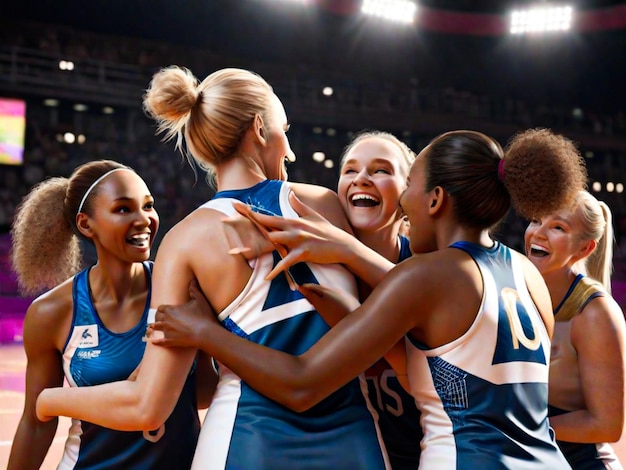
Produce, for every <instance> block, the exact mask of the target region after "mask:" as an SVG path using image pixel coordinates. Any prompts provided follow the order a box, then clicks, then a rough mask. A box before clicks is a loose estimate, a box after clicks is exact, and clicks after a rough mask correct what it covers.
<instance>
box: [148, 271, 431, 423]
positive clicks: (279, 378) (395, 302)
mask: <svg viewBox="0 0 626 470" xmlns="http://www.w3.org/2000/svg"><path fill="white" fill-rule="evenodd" d="M394 271H396V270H394ZM418 277H421V276H418ZM416 281H418V279H416V277H415V273H414V272H412V271H411V270H410V269H407V267H406V266H405V267H404V268H403V269H398V270H397V272H392V273H391V274H390V276H389V278H387V279H385V280H384V281H383V282H382V283H381V285H380V286H379V288H378V289H376V290H375V291H374V292H373V293H372V295H370V297H369V298H368V299H367V301H366V302H365V303H364V304H363V306H362V307H361V308H359V309H358V310H357V312H358V314H356V315H349V316H348V317H346V318H345V319H344V320H342V321H340V322H339V323H338V324H337V326H335V327H334V328H333V329H332V330H331V331H330V332H329V333H327V334H326V335H325V336H324V337H323V338H322V339H321V340H320V341H319V342H318V343H317V344H316V345H314V346H313V347H312V348H311V349H310V350H309V351H307V352H306V353H305V354H303V355H302V356H298V357H295V356H291V355H288V354H285V353H283V352H280V351H277V350H273V349H270V348H266V347H263V346H260V345H257V344H254V343H252V342H250V341H248V340H245V339H243V338H239V337H237V336H235V335H233V334H231V333H229V332H228V331H227V330H225V329H224V328H222V327H221V325H219V323H217V322H216V321H215V320H214V319H213V318H214V317H213V316H212V315H207V312H208V311H209V310H208V304H207V303H206V300H205V299H204V298H202V297H201V296H200V295H198V294H199V293H198V291H197V289H196V288H195V287H192V289H191V296H192V301H191V302H190V303H188V304H185V305H184V306H178V307H171V306H161V307H159V312H157V320H159V319H160V318H161V315H168V317H167V318H168V320H169V319H170V318H173V317H178V316H180V309H181V308H188V309H191V310H192V311H194V312H195V313H194V314H195V315H197V316H199V317H200V316H204V318H206V319H208V320H211V321H206V322H203V324H202V326H201V327H200V326H199V327H198V328H196V331H195V332H191V331H190V332H189V334H190V335H191V337H193V338H194V341H196V343H197V346H198V347H201V348H202V349H204V350H206V351H208V352H209V353H210V354H212V355H213V356H214V357H216V358H218V359H219V360H220V361H221V362H224V363H225V364H226V365H227V366H228V367H230V368H231V369H233V370H234V371H235V372H236V373H237V374H238V375H240V376H241V377H242V379H243V380H245V381H246V382H247V383H248V384H250V386H252V387H253V388H254V389H256V390H257V391H259V392H260V393H262V394H264V395H266V396H267V397H269V398H271V399H273V400H275V401H278V402H279V403H281V404H283V405H285V406H287V407H289V408H291V409H294V410H296V411H302V410H306V409H308V408H310V407H311V406H313V405H314V404H316V403H318V402H319V401H320V400H322V399H323V398H325V397H326V396H328V395H329V394H330V393H332V392H333V391H335V390H337V389H338V388H339V387H341V386H342V385H344V384H346V383H347V382H348V381H349V380H351V379H352V378H354V377H356V376H357V375H358V374H359V373H361V372H362V371H363V370H365V369H366V368H367V367H368V366H370V365H371V364H373V363H374V362H375V361H376V360H378V359H379V358H380V357H382V356H383V355H384V354H385V353H386V352H387V351H389V350H390V349H391V348H392V347H393V346H394V345H395V344H396V343H397V341H398V340H399V339H400V338H401V337H402V336H403V335H404V334H405V333H406V332H407V331H409V330H411V329H413V328H414V327H415V320H416V319H417V317H416V316H415V315H414V314H413V313H414V312H413V308H412V305H416V304H419V303H418V302H419V299H417V298H415V299H414V298H413V296H418V297H420V298H421V300H423V301H426V302H429V301H431V300H432V299H430V294H428V292H429V291H428V289H427V287H428V286H425V287H426V289H424V292H422V290H420V292H419V293H418V292H417V290H416V289H412V290H411V291H412V293H411V295H408V296H403V298H402V299H400V298H399V296H398V295H397V294H396V289H404V288H406V291H407V292H408V291H409V290H410V289H408V286H410V285H414V283H415V282H416ZM300 289H301V291H302V293H303V294H304V295H305V296H307V298H309V299H310V300H311V301H312V303H313V305H314V306H315V304H316V303H318V304H319V302H318V301H317V300H315V296H320V295H322V296H323V295H324V292H323V291H320V290H317V288H316V287H314V286H308V285H307V286H301V288H300ZM420 293H421V294H422V295H420ZM322 299H323V297H322ZM316 307H317V306H316ZM169 315H171V317H170V316H169ZM196 325H197V324H196ZM153 328H154V329H158V330H162V331H163V332H164V333H165V338H166V339H164V340H162V339H161V340H160V339H157V340H155V341H154V342H155V344H161V345H168V344H169V345H172V344H173V343H172V342H171V340H170V342H169V343H168V342H167V338H168V336H169V335H170V330H169V328H168V323H165V322H164V323H161V322H159V321H157V322H156V323H155V324H154V325H153ZM355 337H358V338H359V339H360V340H359V341H358V342H355V341H353V340H352V339H353V338H355Z"/></svg>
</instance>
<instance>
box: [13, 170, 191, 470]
mask: <svg viewBox="0 0 626 470" xmlns="http://www.w3.org/2000/svg"><path fill="white" fill-rule="evenodd" d="M158 227H159V216H158V214H157V212H156V210H155V209H154V200H153V198H152V195H151V194H150V191H149V189H148V187H147V186H146V184H145V182H144V181H143V180H142V179H141V178H140V177H139V175H137V174H136V173H135V172H134V171H133V170H132V169H131V168H129V167H126V166H123V165H121V164H119V163H117V162H114V161H109V160H101V161H94V162H90V163H87V164H85V165H83V166H81V167H79V168H77V169H76V170H75V171H74V173H73V174H72V175H71V177H70V178H69V179H67V178H52V179H49V180H46V181H44V182H43V183H40V184H39V185H38V186H36V187H35V188H34V189H33V190H32V191H31V192H30V193H29V195H28V196H27V197H26V198H25V199H24V201H23V202H22V205H21V206H20V208H19V210H18V213H17V216H16V218H15V222H14V225H13V230H12V234H13V247H12V253H11V260H12V263H13V267H14V269H15V271H16V272H17V274H18V281H19V284H20V286H21V288H22V290H23V291H24V292H26V293H32V294H35V293H40V292H41V290H42V289H51V290H49V291H48V292H46V293H45V294H43V295H41V296H40V297H38V298H37V299H35V301H34V302H33V303H32V304H31V306H30V307H29V309H28V312H27V313H26V318H25V320H24V349H25V352H26V355H27V359H28V362H27V368H26V390H25V403H24V411H23V414H22V417H21V420H20V423H19V425H18V428H17V432H16V434H15V439H14V442H13V446H12V449H11V455H10V458H9V465H8V468H9V469H20V470H23V469H36V468H39V467H40V466H41V464H42V462H43V460H44V458H45V456H46V453H47V452H48V449H49V447H50V445H51V443H52V439H53V437H54V435H55V432H56V428H57V420H52V421H49V422H45V423H44V422H42V421H40V420H38V419H37V417H36V415H35V403H36V399H37V396H38V395H39V393H40V392H41V390H43V389H44V388H45V387H52V386H61V385H62V384H63V380H64V378H65V379H67V381H68V382H69V383H70V385H71V386H73V387H82V386H87V385H95V384H100V383H105V382H112V381H117V380H123V379H126V378H127V377H128V376H129V375H130V374H131V373H132V372H133V370H134V369H135V368H136V367H137V366H138V365H139V362H140V361H141V358H142V355H143V351H144V348H145V343H144V342H143V341H142V338H143V336H144V332H145V327H146V321H147V317H148V306H149V304H150V294H151V277H152V263H151V262H149V261H148V258H149V256H150V248H151V246H152V240H153V239H154V236H155V235H156V232H157V230H158ZM79 236H80V237H83V238H84V239H85V240H87V241H88V242H90V243H92V244H93V245H94V247H95V249H96V253H97V255H98V261H97V263H96V264H95V265H94V266H91V267H89V268H87V269H85V270H82V271H80V272H78V274H76V272H77V271H79V267H80V264H81V256H80V255H81V253H80V246H79V240H78V237H79ZM193 384H194V379H193V377H190V379H189V380H188V384H187V386H186V391H185V392H184V393H183V394H182V395H181V399H180V401H179V403H178V406H177V408H176V411H175V412H174V413H173V414H172V416H171V418H170V419H169V420H168V422H167V432H157V433H153V434H149V433H142V432H135V433H124V432H119V431H114V430H111V429H106V428H103V427H100V426H96V425H94V424H91V423H88V422H84V421H78V420H73V422H72V426H71V428H70V429H69V436H68V440H67V445H66V447H65V453H64V455H63V457H62V461H61V466H63V468H75V467H74V466H75V465H77V464H78V462H80V465H81V467H80V468H95V467H96V466H98V468H100V467H101V466H108V465H109V464H110V465H115V466H121V467H128V468H131V467H134V468H136V467H137V466H142V467H143V466H145V467H149V468H163V469H166V468H167V469H170V468H186V467H188V466H189V465H190V463H191V457H192V455H193V450H194V447H195V442H196V440H197V437H198V432H199V421H198V414H197V411H196V403H195V395H194V390H195V389H194V387H193ZM160 431H162V430H160ZM112 462H115V463H114V464H113V463H112ZM179 465H182V466H181V467H179Z"/></svg>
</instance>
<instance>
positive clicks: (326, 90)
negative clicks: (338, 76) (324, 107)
mask: <svg viewBox="0 0 626 470" xmlns="http://www.w3.org/2000/svg"><path fill="white" fill-rule="evenodd" d="M322 94H323V95H324V96H332V94H333V89H332V87H329V86H325V87H324V89H323V90H322Z"/></svg>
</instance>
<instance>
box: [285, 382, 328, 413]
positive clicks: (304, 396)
mask: <svg viewBox="0 0 626 470" xmlns="http://www.w3.org/2000/svg"><path fill="white" fill-rule="evenodd" d="M284 398H285V399H284V401H283V403H282V404H283V405H284V406H286V407H287V408H289V409H290V410H292V411H295V412H296V413H303V412H305V411H307V410H309V409H310V408H312V407H313V406H315V405H317V404H318V403H319V402H320V401H321V400H322V397H319V396H318V395H317V394H316V393H315V392H314V390H313V389H312V387H306V388H302V389H294V390H291V391H290V392H289V393H288V394H286V395H285V397H284Z"/></svg>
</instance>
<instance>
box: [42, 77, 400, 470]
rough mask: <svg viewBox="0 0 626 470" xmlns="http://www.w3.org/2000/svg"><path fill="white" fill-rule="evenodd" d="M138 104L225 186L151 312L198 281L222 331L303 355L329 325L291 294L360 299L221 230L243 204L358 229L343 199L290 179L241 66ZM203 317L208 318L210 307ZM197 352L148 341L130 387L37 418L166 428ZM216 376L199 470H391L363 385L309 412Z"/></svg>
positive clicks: (69, 394) (287, 153) (113, 387)
mask: <svg viewBox="0 0 626 470" xmlns="http://www.w3.org/2000/svg"><path fill="white" fill-rule="evenodd" d="M144 107H145V109H146V111H147V113H148V114H149V115H150V116H151V117H153V118H154V119H155V120H156V122H157V123H158V129H159V131H160V132H162V133H164V135H165V139H173V140H174V141H175V142H176V146H177V148H179V149H180V150H181V151H183V152H184V153H185V154H186V155H187V156H188V157H190V158H193V159H194V160H195V161H196V162H197V163H198V164H199V165H200V166H202V167H203V168H204V169H206V170H207V171H208V172H209V173H210V175H211V176H212V181H213V182H214V184H215V186H216V189H217V193H216V195H215V196H214V198H213V199H211V200H210V201H208V202H207V203H205V204H203V205H202V206H201V207H199V208H198V209H196V210H194V211H193V212H192V213H191V214H189V215H188V216H187V217H185V218H184V219H183V220H182V221H180V222H179V223H178V224H177V225H176V226H174V227H173V228H172V229H171V230H170V231H169V232H168V233H167V234H166V235H165V237H164V239H163V241H162V242H161V244H160V246H159V251H158V254H157V257H156V260H155V276H154V290H153V296H152V302H151V306H152V308H153V309H154V310H155V311H156V308H157V307H158V306H159V305H162V304H169V305H172V304H183V303H185V302H187V300H188V299H189V296H190V287H189V286H190V283H191V282H192V281H193V280H194V279H195V280H197V283H198V285H199V288H200V289H201V290H202V292H203V293H204V295H205V296H206V297H207V298H208V300H209V302H210V303H211V305H212V307H213V308H214V310H215V312H216V316H217V319H218V320H219V322H220V324H221V325H222V326H221V328H226V329H228V330H229V331H232V332H234V333H236V334H238V335H240V336H242V337H245V338H246V341H249V342H251V343H258V344H262V345H264V346H267V347H270V348H273V349H278V350H282V351H287V352H290V353H294V354H296V353H300V352H302V351H306V350H307V349H308V348H309V347H310V346H311V345H312V344H314V343H315V342H316V341H317V340H318V339H319V338H321V337H322V336H323V335H324V334H325V333H326V332H328V331H329V329H330V327H329V326H328V325H327V324H326V322H325V321H324V319H323V318H322V317H321V315H319V313H318V312H317V311H316V310H315V308H314V307H313V305H312V304H311V303H310V302H309V301H308V300H307V299H305V298H304V296H303V295H302V294H301V293H300V292H299V291H298V290H296V289H295V286H294V284H302V283H316V284H321V285H327V286H330V285H333V286H336V287H338V288H341V289H342V290H343V291H345V292H347V293H348V294H349V295H352V296H353V297H355V298H356V295H357V291H356V282H355V279H354V277H353V276H352V275H351V274H350V273H349V272H348V271H347V270H346V269H345V268H344V267H342V266H340V265H339V264H328V265H318V264H313V263H300V264H298V265H297V266H295V267H294V268H293V269H291V270H290V273H289V275H287V276H278V277H276V278H275V279H273V280H271V281H269V280H266V276H267V275H268V274H269V273H270V272H271V270H272V269H273V267H274V266H276V264H277V263H278V262H279V261H280V256H281V255H280V254H279V252H278V251H273V252H267V253H265V254H262V255H260V256H259V257H258V258H255V259H253V260H250V259H249V258H250V257H251V256H250V253H244V252H242V251H240V250H233V246H232V244H231V239H230V238H229V236H228V230H229V226H228V224H227V223H225V221H224V219H225V218H227V217H230V216H234V215H235V214H236V210H235V207H236V206H237V204H240V203H245V204H247V205H248V206H249V207H251V208H252V210H254V211H257V212H261V213H264V214H273V215H281V216H284V217H288V218H296V217H298V213H297V211H296V210H295V209H294V205H295V204H297V200H300V201H302V202H304V203H305V204H306V205H308V206H310V207H311V208H313V209H314V210H315V211H317V212H319V213H320V214H321V215H322V216H324V217H325V218H326V219H328V220H329V221H330V222H331V223H332V224H334V225H336V226H337V227H339V228H342V229H344V230H345V231H346V232H350V227H349V224H348V222H347V220H346V217H345V214H344V212H343V209H342V207H341V204H340V203H339V200H338V198H337V194H336V193H334V192H333V191H331V190H329V189H327V188H322V187H319V186H313V185H308V184H302V183H288V182H287V181H286V179H287V172H286V167H285V163H286V161H288V160H293V152H292V151H291V148H290V146H289V141H288V139H287V135H286V133H287V131H288V129H289V122H288V120H287V115H286V113H285V110H284V108H283V105H282V103H281V101H280V99H279V98H278V97H277V96H276V94H275V93H274V92H273V90H272V88H271V86H270V85H269V84H268V83H267V82H266V81H265V80H263V78H261V77H260V76H258V75H257V74H255V73H253V72H250V71H247V70H242V69H234V68H229V69H223V70H218V71H216V72H214V73H212V74H210V75H209V76H207V77H206V78H205V79H204V80H202V81H201V82H199V81H198V80H197V79H196V78H195V77H194V76H193V74H192V73H191V72H190V71H189V70H187V69H183V68H179V67H168V68H165V69H163V70H161V71H160V72H158V73H157V74H156V75H155V76H154V77H153V79H152V82H151V84H150V87H149V89H148V91H147V93H146V96H145V98H144ZM296 197H297V198H296ZM246 222H247V223H248V224H249V223H250V222H248V221H246ZM231 233H232V232H231ZM384 261H386V260H384ZM205 313H206V315H212V312H211V311H210V310H209V309H207V311H206V312H205ZM194 333H196V331H190V332H189V336H190V337H191V336H193V334H194ZM155 334H156V335H159V334H160V332H156V333H155ZM196 352H197V347H195V346H193V347H192V346H189V347H175V348H165V347H161V346H158V345H155V344H153V343H151V342H150V343H149V344H148V345H147V347H146V353H145V356H144V359H143V362H142V366H141V369H140V371H139V373H138V375H137V378H136V380H135V381H123V382H117V383H115V384H105V385H101V386H98V387H92V388H89V389H88V388H81V389H73V390H68V389H59V388H57V389H48V390H45V391H44V392H42V393H41V395H40V397H39V400H38V402H37V414H38V416H39V417H40V418H42V419H49V418H50V417H52V416H58V415H65V416H74V417H78V418H80V419H85V420H88V421H92V422H97V423H99V424H101V425H104V426H108V427H113V428H116V429H128V430H131V429H133V430H135V429H144V430H145V429H152V428H154V427H158V426H159V425H160V424H161V423H163V421H165V419H166V418H167V416H168V415H169V413H170V412H171V409H172V407H173V405H174V403H175V401H176V399H177V397H178V394H179V393H180V390H181V388H182V386H183V382H184V377H185V376H186V375H187V373H188V371H189V369H190V367H191V365H192V361H193V358H194V356H195V354H196ZM217 370H218V371H219V383H218V386H217V390H216V392H215V395H214V397H213V401H212V403H211V406H210V407H209V410H208V413H207V415H206V418H205V421H204V423H203V427H202V431H201V434H200V437H199V440H198V446H197V449H196V454H195V457H194V460H193V466H192V468H194V469H205V468H206V469H255V470H263V469H272V470H273V469H291V468H297V469H300V470H305V469H310V470H313V469H321V468H338V469H339V468H341V469H344V468H345V469H348V468H349V469H354V470H374V469H383V468H386V467H388V459H387V456H386V453H385V450H384V445H383V444H382V441H381V440H380V435H379V432H378V430H377V427H376V421H375V417H374V416H373V413H372V411H371V410H370V409H369V407H368V404H367V400H366V397H365V393H366V386H365V384H364V379H363V378H362V377H359V378H353V380H350V381H348V383H346V384H344V386H343V387H341V388H339V389H338V390H336V391H335V393H333V394H331V396H330V397H328V398H327V399H326V400H325V401H324V402H322V403H320V404H319V405H318V406H316V407H314V408H312V409H311V410H308V411H307V412H304V413H302V412H298V411H294V410H292V409H289V408H287V407H284V406H282V405H280V404H278V403H276V402H275V401H273V400H271V399H269V398H266V397H265V396H263V395H261V394H260V393H258V392H257V391H256V390H254V389H252V388H251V387H250V386H249V385H248V384H247V383H246V382H245V381H244V380H242V379H241V378H240V377H239V376H238V375H237V374H235V373H234V372H233V371H232V370H230V369H229V368H228V367H226V366H225V365H224V364H222V363H220V362H218V363H217Z"/></svg>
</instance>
